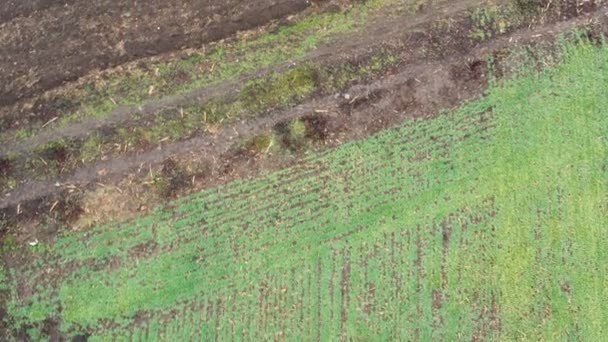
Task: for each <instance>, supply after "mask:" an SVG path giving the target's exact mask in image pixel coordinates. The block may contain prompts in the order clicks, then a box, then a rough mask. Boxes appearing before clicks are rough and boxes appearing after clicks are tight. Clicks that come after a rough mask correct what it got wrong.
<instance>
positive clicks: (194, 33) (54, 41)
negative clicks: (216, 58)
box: [0, 0, 310, 106]
mask: <svg viewBox="0 0 608 342" xmlns="http://www.w3.org/2000/svg"><path fill="white" fill-rule="evenodd" d="M309 5H310V3H309V1H307V0H250V1H240V0H180V1H177V2H175V1H159V0H154V1H139V2H137V1H135V2H134V1H130V0H100V1H87V0H69V1H55V0H23V1H13V0H9V1H3V2H2V4H0V51H2V54H1V55H0V106H4V105H9V104H12V103H14V102H16V101H18V100H20V99H23V98H26V97H29V96H32V95H35V94H37V93H40V92H42V91H45V90H48V89H50V88H53V87H56V86H58V85H60V84H62V83H63V82H66V81H73V80H76V79H77V78H78V77H81V76H83V75H85V74H87V73H88V72H90V71H92V70H95V69H105V68H108V67H112V66H115V65H117V64H121V63H125V62H128V61H131V60H134V59H139V58H142V57H147V56H153V55H158V54H162V53H164V52H168V51H173V50H178V49H182V48H186V47H192V46H200V45H201V44H204V43H208V42H212V41H216V40H219V39H222V38H226V37H228V36H230V35H232V34H234V33H236V32H237V31H240V30H245V29H249V28H252V27H256V26H259V25H262V24H265V23H267V22H268V21H270V20H273V19H277V18H281V17H284V16H287V15H290V14H294V13H297V12H299V11H302V10H304V9H305V8H307V7H308V6H309Z"/></svg>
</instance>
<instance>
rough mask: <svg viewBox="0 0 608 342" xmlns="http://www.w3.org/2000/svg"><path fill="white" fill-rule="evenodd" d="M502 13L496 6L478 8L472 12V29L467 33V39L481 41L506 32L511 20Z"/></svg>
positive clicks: (501, 9)
mask: <svg viewBox="0 0 608 342" xmlns="http://www.w3.org/2000/svg"><path fill="white" fill-rule="evenodd" d="M504 12H505V11H504V9H503V8H499V7H496V6H490V7H479V8H476V9H475V10H473V12H472V13H471V21H472V22H473V25H474V27H473V28H472V29H471V31H470V32H469V37H470V38H471V39H473V40H478V41H483V40H487V39H489V38H492V37H493V36H495V35H497V34H503V33H505V32H507V30H508V29H509V27H510V26H511V23H510V20H512V19H510V18H509V16H508V15H506V14H505V13H504Z"/></svg>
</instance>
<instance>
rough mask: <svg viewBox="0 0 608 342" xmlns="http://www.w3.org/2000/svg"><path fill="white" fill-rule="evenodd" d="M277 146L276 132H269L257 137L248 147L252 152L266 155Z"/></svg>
mask: <svg viewBox="0 0 608 342" xmlns="http://www.w3.org/2000/svg"><path fill="white" fill-rule="evenodd" d="M276 146H277V136H276V134H275V133H274V132H272V131H268V132H264V133H261V134H258V135H257V136H255V137H254V138H253V139H251V141H250V142H249V143H247V147H248V149H249V150H250V151H252V152H254V153H257V154H266V153H269V152H270V151H271V149H272V148H273V147H276Z"/></svg>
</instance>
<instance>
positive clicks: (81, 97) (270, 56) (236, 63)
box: [0, 0, 411, 141]
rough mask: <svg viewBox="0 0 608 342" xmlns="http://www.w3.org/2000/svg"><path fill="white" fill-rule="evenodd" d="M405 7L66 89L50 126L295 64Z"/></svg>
mask: <svg viewBox="0 0 608 342" xmlns="http://www.w3.org/2000/svg"><path fill="white" fill-rule="evenodd" d="M410 3H411V1H409V0H370V1H366V2H364V3H358V4H357V5H355V6H354V7H353V8H352V9H350V10H348V11H347V12H344V13H325V14H313V15H310V16H307V17H304V18H302V19H300V20H298V21H297V22H295V23H294V24H292V25H288V26H283V27H280V28H278V29H277V30H276V31H274V32H267V33H263V34H260V35H254V36H253V37H248V36H243V37H241V38H240V39H237V40H236V41H234V42H225V43H218V44H215V46H214V47H213V48H212V49H210V50H209V51H201V52H193V53H192V54H191V55H190V56H189V57H187V58H184V59H176V60H171V61H163V62H159V63H155V64H152V65H149V66H146V67H145V68H131V69H129V70H128V71H119V72H116V73H115V74H111V75H109V76H108V77H102V78H100V79H97V80H95V81H94V82H93V83H90V84H87V85H84V86H82V87H79V88H75V89H71V90H68V91H67V92H66V94H65V95H64V98H60V99H58V100H57V104H56V105H53V106H52V107H53V111H56V112H57V115H58V116H59V119H58V120H57V122H56V123H54V124H53V125H52V126H65V125H68V124H69V123H72V122H75V121H79V120H81V119H83V118H85V117H97V118H103V117H106V116H107V115H109V114H110V113H111V112H112V110H114V109H116V108H117V107H118V106H120V105H139V104H142V103H143V102H144V101H146V100H149V99H154V98H160V97H163V96H166V95H173V94H177V93H181V92H186V91H189V90H192V89H196V88H200V87H205V86H209V85H214V84H218V83H219V82H222V81H226V80H229V79H234V78H236V77H238V76H240V75H243V74H247V73H250V72H254V71H257V70H260V69H263V68H266V67H270V66H273V65H277V64H280V63H284V62H288V61H291V60H294V59H297V58H299V57H301V56H303V55H305V54H306V53H308V52H310V51H312V50H313V49H315V48H316V47H317V46H318V45H320V44H321V43H325V42H327V41H329V40H331V39H332V38H335V36H336V35H339V34H342V33H347V32H352V31H354V30H356V29H359V28H361V27H364V26H365V24H366V23H367V21H368V19H369V18H370V17H371V16H372V15H373V13H374V11H376V10H378V9H380V8H382V7H384V6H387V5H393V4H406V5H409V4H410ZM75 103H77V104H78V105H77V108H74V109H70V110H69V111H66V110H65V109H64V108H72V107H74V105H73V104H75ZM70 104H72V105H70ZM55 107H56V108H59V109H57V110H55ZM44 124H45V122H38V123H35V124H34V125H32V126H30V127H21V128H19V129H18V130H16V131H15V130H13V131H3V132H2V134H1V135H0V141H11V140H12V139H18V140H19V139H26V138H27V137H30V136H32V135H34V134H36V133H37V132H39V131H40V130H41V129H42V127H41V126H42V125H44ZM52 126H51V125H49V126H47V127H52Z"/></svg>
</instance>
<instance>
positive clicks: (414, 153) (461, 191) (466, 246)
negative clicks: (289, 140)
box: [8, 42, 608, 341]
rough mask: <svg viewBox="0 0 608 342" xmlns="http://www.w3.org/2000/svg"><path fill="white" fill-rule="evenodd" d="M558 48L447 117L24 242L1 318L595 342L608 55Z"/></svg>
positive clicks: (151, 334)
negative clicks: (141, 212)
mask: <svg viewBox="0 0 608 342" xmlns="http://www.w3.org/2000/svg"><path fill="white" fill-rule="evenodd" d="M564 56H565V57H564V59H565V61H564V63H563V64H561V65H559V66H557V67H555V68H553V69H551V70H548V71H545V72H543V73H542V74H540V75H539V74H536V73H533V72H529V73H527V74H524V75H522V76H519V77H517V78H515V79H514V80H511V81H507V82H505V83H504V84H501V85H495V86H493V87H492V88H491V89H490V91H489V93H488V95H487V96H486V97H485V98H483V99H481V100H479V101H477V102H474V103H471V104H469V105H466V106H464V107H463V108H462V109H461V110H459V111H457V112H455V113H448V114H445V115H441V116H439V117H438V118H436V119H432V120H426V121H417V122H411V123H408V124H406V125H405V126H403V127H401V128H398V129H394V130H390V131H385V132H382V133H380V134H378V135H375V136H372V137H370V138H368V139H366V140H363V141H359V142H354V143H349V144H346V145H343V146H342V147H340V148H338V149H336V150H333V151H331V152H328V153H325V154H322V155H313V156H310V157H309V158H308V159H307V160H306V161H305V162H304V163H303V164H302V165H299V166H297V167H295V168H291V169H287V170H283V171H280V172H277V173H272V174H269V175H268V176H264V177H262V178H259V179H256V180H251V181H239V182H233V183H230V184H228V185H226V186H224V187H221V188H217V189H212V190H209V191H205V192H201V193H198V194H195V195H192V196H189V197H185V198H182V199H180V200H178V201H176V202H175V203H173V204H172V205H170V206H168V207H164V208H158V209H157V210H156V211H155V212H154V213H152V214H151V215H150V216H146V217H142V218H139V219H136V220H134V221H130V222H127V223H123V224H110V225H105V226H101V227H97V228H94V229H92V230H90V231H87V232H80V233H78V232H74V233H66V234H65V235H64V236H62V237H60V238H58V240H57V241H56V243H54V244H51V245H42V246H37V247H36V249H35V250H33V251H32V252H31V253H32V260H34V261H32V262H31V263H30V264H29V265H25V266H23V267H19V268H12V269H11V272H10V275H11V279H12V284H13V285H12V288H13V289H14V290H13V292H12V299H11V300H10V301H9V303H8V313H9V315H10V316H11V317H12V318H13V319H14V321H13V322H14V324H15V325H19V324H22V325H24V326H25V325H27V326H29V327H33V328H31V329H30V331H29V332H30V334H31V335H32V336H38V335H37V334H39V332H40V330H37V329H41V327H42V322H43V321H44V320H45V319H47V318H53V319H57V320H58V321H59V322H60V328H61V329H62V330H64V331H66V332H72V333H75V332H79V331H89V332H91V333H93V336H92V337H91V340H93V341H97V340H138V341H139V340H146V341H154V340H192V339H195V340H210V339H216V340H227V339H237V340H269V339H289V340H298V339H301V340H310V339H319V340H324V341H325V340H338V339H340V338H341V337H348V339H354V340H368V339H381V340H399V339H418V340H434V339H437V340H472V339H476V338H480V339H488V340H494V339H498V338H500V339H504V340H528V339H529V340H563V339H580V340H601V339H602V336H604V335H605V334H606V329H607V325H606V323H605V322H607V315H608V309H607V307H606V306H605V305H603V303H604V301H605V300H606V299H608V293H607V291H608V290H607V289H606V286H605V284H606V282H607V281H608V278H607V276H606V275H607V274H608V269H607V268H608V253H606V252H605V248H604V246H605V244H606V242H607V241H606V240H607V238H608V232H607V231H606V229H605V227H606V226H607V224H608V217H607V216H606V215H605V211H606V193H607V190H608V183H607V182H608V178H607V176H608V175H607V174H606V170H608V168H607V162H608V159H607V152H608V151H607V150H606V148H607V141H606V136H607V134H608V118H607V117H606V115H605V108H607V106H608V98H607V97H606V96H605V94H606V93H608V47H606V46H602V47H599V48H598V47H594V46H592V45H590V44H587V43H584V42H583V43H580V44H576V45H571V46H568V47H567V48H565V51H564ZM146 248H147V250H146ZM17 282H19V283H21V284H24V283H27V284H31V288H32V291H31V294H28V295H26V294H22V295H21V296H19V295H18V292H17V291H16V285H15V283H17Z"/></svg>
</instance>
